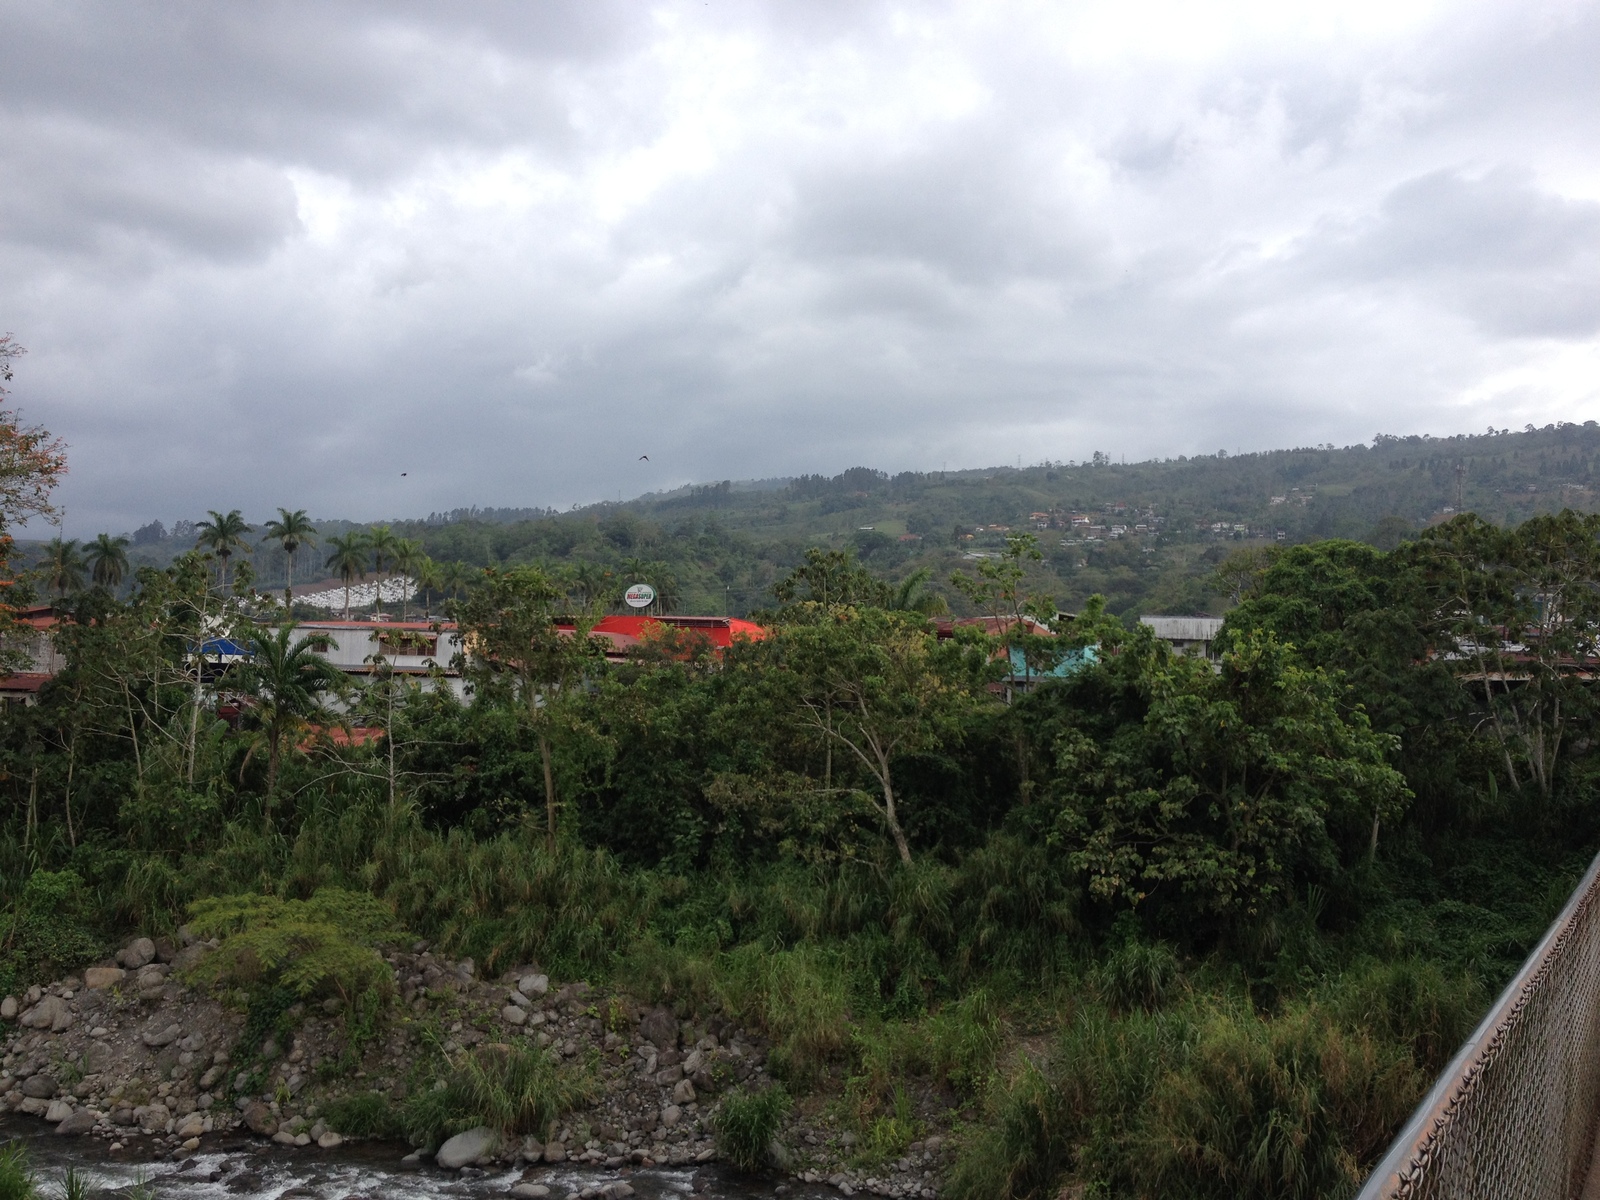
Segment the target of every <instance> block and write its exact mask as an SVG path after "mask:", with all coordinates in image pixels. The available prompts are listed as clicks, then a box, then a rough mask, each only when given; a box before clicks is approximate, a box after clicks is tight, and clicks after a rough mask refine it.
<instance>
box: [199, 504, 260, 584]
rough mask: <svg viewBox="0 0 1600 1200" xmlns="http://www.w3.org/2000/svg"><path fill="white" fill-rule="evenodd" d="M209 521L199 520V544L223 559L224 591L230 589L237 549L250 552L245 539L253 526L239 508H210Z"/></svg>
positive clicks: (222, 578) (221, 581) (221, 579)
mask: <svg viewBox="0 0 1600 1200" xmlns="http://www.w3.org/2000/svg"><path fill="white" fill-rule="evenodd" d="M210 513H211V519H210V520H209V521H198V522H196V523H195V529H196V530H198V531H199V534H200V536H199V539H198V541H197V543H196V544H197V545H201V546H204V547H206V548H207V549H208V550H210V551H211V553H213V554H215V555H216V556H217V558H218V559H220V560H221V563H222V566H221V578H220V584H221V587H222V590H223V591H227V590H228V566H229V564H230V563H231V562H232V560H233V553H234V551H235V550H243V551H245V552H246V553H249V548H250V547H249V543H247V542H246V541H245V540H244V535H245V534H247V533H251V532H253V531H254V530H253V527H252V526H250V525H248V524H246V523H245V519H244V517H242V516H240V515H239V510H238V509H237V508H235V509H231V510H229V511H228V512H227V513H219V512H217V511H216V510H215V509H211V510H210Z"/></svg>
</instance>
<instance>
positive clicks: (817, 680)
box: [767, 608, 988, 864]
mask: <svg viewBox="0 0 1600 1200" xmlns="http://www.w3.org/2000/svg"><path fill="white" fill-rule="evenodd" d="M767 645H768V653H769V654H770V655H772V656H773V659H774V662H775V664H776V665H780V666H781V669H782V670H783V671H784V672H786V673H787V675H788V677H789V678H790V679H791V680H792V686H793V688H794V692H793V697H794V707H793V712H794V715H795V719H796V720H797V722H798V723H799V724H800V725H801V726H802V727H803V728H805V729H807V730H809V731H810V732H811V733H812V734H813V735H815V736H816V737H818V738H820V739H821V740H822V741H823V742H824V743H825V744H829V745H836V746H838V747H839V748H840V749H841V750H842V751H843V752H845V753H847V754H848V755H849V756H850V757H851V758H852V759H854V761H855V762H856V764H857V765H858V766H859V767H860V768H861V769H862V770H863V771H864V772H865V773H866V774H867V776H868V777H869V778H870V779H871V780H872V781H873V783H874V785H875V789H876V792H877V796H876V797H875V798H874V797H872V796H870V795H869V796H868V797H867V798H868V799H869V801H870V802H871V803H872V805H873V807H874V808H875V809H876V810H877V813H878V815H879V817H881V818H882V820H883V823H884V826H885V828H886V829H887V830H888V832H889V836H890V837H891V838H892V839H893V840H894V844H895V849H896V850H897V851H898V852H899V855H900V860H901V862H902V863H906V864H909V863H910V862H911V845H910V843H909V842H908V841H907V840H906V835H905V830H904V825H903V822H902V820H901V814H900V808H899V806H900V796H899V794H898V793H897V791H896V789H895V780H894V766H895V762H896V760H897V759H899V758H902V757H903V756H905V755H908V754H913V753H917V752H919V751H923V750H928V749H931V748H934V747H937V746H939V745H941V744H943V743H944V742H946V741H947V740H951V739H954V738H956V737H958V736H959V733H960V729H961V725H962V718H963V717H964V716H965V715H966V714H967V713H968V712H969V711H970V710H971V709H972V707H973V706H974V705H975V704H977V703H979V698H980V697H981V696H982V695H983V692H982V688H981V684H982V682H983V680H984V678H985V672H986V670H987V666H986V664H987V662H988V649H987V643H986V639H981V638H980V637H979V636H977V635H976V634H974V636H972V637H970V638H964V639H952V640H950V641H948V642H943V643H941V641H940V640H939V638H938V637H937V636H935V635H934V634H933V633H932V632H931V631H930V630H929V629H928V627H927V625H926V624H925V623H924V621H923V620H922V619H921V618H919V617H911V616H908V615H906V614H901V613H891V612H886V611H884V610H882V609H875V608H861V609H840V608H835V609H833V610H832V612H831V613H830V614H829V616H827V617H826V618H824V619H821V620H817V621H812V622H807V623H803V624H795V625H790V626H785V627H784V628H782V629H781V630H780V631H779V632H778V633H777V634H776V635H775V636H774V637H773V638H771V639H769V642H768V644H767Z"/></svg>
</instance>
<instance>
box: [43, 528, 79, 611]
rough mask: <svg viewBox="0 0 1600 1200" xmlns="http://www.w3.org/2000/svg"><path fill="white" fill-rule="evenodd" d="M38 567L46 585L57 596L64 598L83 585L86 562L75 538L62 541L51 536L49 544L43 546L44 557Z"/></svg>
mask: <svg viewBox="0 0 1600 1200" xmlns="http://www.w3.org/2000/svg"><path fill="white" fill-rule="evenodd" d="M40 569H41V570H42V571H43V572H44V579H45V584H46V586H48V587H49V588H50V589H51V590H52V591H53V592H55V594H56V595H57V596H58V597H59V598H61V599H65V598H66V597H67V596H68V595H69V594H70V593H72V592H76V591H77V590H78V589H80V588H81V587H83V581H84V578H85V576H84V572H85V571H86V570H88V564H87V563H85V562H84V559H83V552H82V550H81V549H80V548H79V546H78V543H77V540H76V539H73V540H70V541H62V540H61V539H60V538H59V537H57V538H51V539H50V544H49V545H48V546H46V547H45V559H44V563H43V564H42V565H41V568H40Z"/></svg>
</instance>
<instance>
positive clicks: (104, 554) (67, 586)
mask: <svg viewBox="0 0 1600 1200" xmlns="http://www.w3.org/2000/svg"><path fill="white" fill-rule="evenodd" d="M41 569H42V572H43V576H44V582H45V586H46V587H48V588H49V589H50V590H51V591H53V592H54V593H55V594H56V596H57V597H58V598H60V599H65V598H66V597H68V596H70V595H72V594H74V593H76V592H81V591H82V590H83V588H84V584H85V582H90V583H93V584H94V585H95V586H97V587H103V588H105V589H106V590H107V591H110V592H114V591H116V590H117V589H118V588H119V587H121V586H122V581H123V580H124V579H126V578H127V577H128V539H127V538H125V537H112V536H111V535H110V534H109V533H102V534H100V536H98V537H97V538H95V539H94V541H92V542H90V543H89V544H88V545H80V544H79V543H78V541H77V540H76V539H69V540H65V541H64V540H62V539H61V538H59V537H58V538H54V539H52V540H51V542H50V544H49V545H48V546H47V547H46V548H45V557H44V562H43V564H42V568H41Z"/></svg>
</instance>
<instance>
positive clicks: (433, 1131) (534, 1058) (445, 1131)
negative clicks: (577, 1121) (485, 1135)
mask: <svg viewBox="0 0 1600 1200" xmlns="http://www.w3.org/2000/svg"><path fill="white" fill-rule="evenodd" d="M441 1082H442V1083H443V1085H444V1086H442V1087H438V1086H435V1087H433V1088H431V1089H427V1090H424V1091H420V1092H416V1093H414V1094H413V1095H412V1096H411V1098H410V1099H409V1100H407V1102H406V1105H405V1108H404V1109H403V1110H402V1113H401V1118H400V1121H401V1125H402V1126H403V1128H404V1132H405V1134H406V1136H407V1137H408V1138H409V1139H410V1140H411V1142H412V1143H413V1144H414V1145H418V1146H427V1147H430V1148H432V1147H436V1146H438V1145H439V1143H440V1142H442V1141H444V1139H445V1138H447V1137H449V1136H450V1135H451V1134H454V1133H459V1132H460V1131H461V1130H463V1129H470V1128H472V1127H473V1126H475V1125H487V1126H489V1127H490V1128H491V1129H497V1130H499V1131H500V1132H501V1133H502V1134H507V1135H511V1134H525V1133H533V1134H538V1135H540V1136H545V1135H546V1134H547V1133H548V1131H549V1129H550V1127H551V1126H552V1125H553V1124H555V1122H556V1120H557V1119H558V1118H560V1117H561V1116H562V1115H563V1114H564V1113H566V1112H569V1111H570V1110H571V1109H573V1108H576V1107H577V1106H578V1105H580V1104H582V1103H584V1102H586V1101H588V1100H590V1099H592V1098H593V1097H594V1095H595V1091H596V1089H595V1083H594V1080H593V1079H592V1078H591V1077H590V1076H589V1075H588V1074H587V1073H586V1072H582V1071H578V1070H574V1069H570V1068H566V1067H562V1066H559V1065H557V1064H556V1062H555V1061H554V1060H553V1059H552V1058H551V1057H550V1055H549V1054H547V1053H546V1052H545V1051H544V1049H542V1048H541V1047H538V1046H529V1047H526V1048H520V1047H519V1048H513V1047H510V1046H505V1045H488V1046H482V1047H479V1048H478V1049H477V1050H476V1051H474V1052H472V1053H470V1054H466V1055H463V1056H462V1057H461V1058H460V1059H459V1060H458V1061H457V1062H455V1063H453V1064H451V1067H450V1070H449V1072H448V1074H447V1075H446V1076H445V1078H444V1079H443V1080H442V1081H441Z"/></svg>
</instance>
